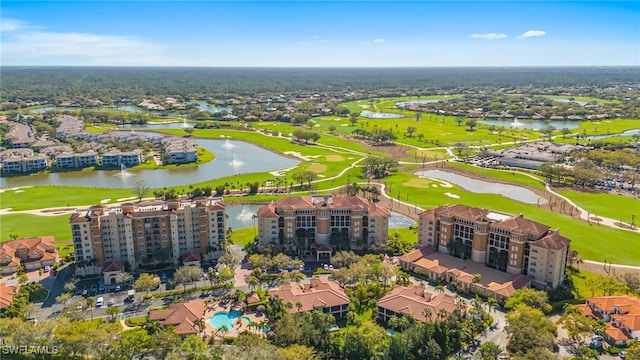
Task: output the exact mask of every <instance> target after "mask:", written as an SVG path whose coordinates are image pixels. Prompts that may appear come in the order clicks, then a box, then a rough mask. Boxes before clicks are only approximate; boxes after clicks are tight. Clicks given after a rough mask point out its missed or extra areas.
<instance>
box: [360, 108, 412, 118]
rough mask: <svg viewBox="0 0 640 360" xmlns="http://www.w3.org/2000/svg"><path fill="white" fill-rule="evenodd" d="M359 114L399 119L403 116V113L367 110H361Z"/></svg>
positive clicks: (368, 116)
mask: <svg viewBox="0 0 640 360" xmlns="http://www.w3.org/2000/svg"><path fill="white" fill-rule="evenodd" d="M360 116H362V117H366V118H369V119H400V118H403V117H404V115H402V114H392V113H381V112H373V111H368V110H363V111H362V112H361V113H360Z"/></svg>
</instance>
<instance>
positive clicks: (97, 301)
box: [96, 296, 104, 307]
mask: <svg viewBox="0 0 640 360" xmlns="http://www.w3.org/2000/svg"><path fill="white" fill-rule="evenodd" d="M103 304H104V298H103V297H102V296H100V297H99V298H98V300H96V307H102V305H103Z"/></svg>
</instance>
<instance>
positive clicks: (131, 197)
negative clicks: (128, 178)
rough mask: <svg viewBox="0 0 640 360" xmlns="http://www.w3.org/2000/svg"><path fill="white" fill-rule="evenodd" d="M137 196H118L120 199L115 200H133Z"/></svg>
mask: <svg viewBox="0 0 640 360" xmlns="http://www.w3.org/2000/svg"><path fill="white" fill-rule="evenodd" d="M137 198H138V197H137V196H129V197H126V198H120V199H118V200H116V201H127V200H134V199H137Z"/></svg>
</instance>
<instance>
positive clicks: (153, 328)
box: [143, 321, 164, 335]
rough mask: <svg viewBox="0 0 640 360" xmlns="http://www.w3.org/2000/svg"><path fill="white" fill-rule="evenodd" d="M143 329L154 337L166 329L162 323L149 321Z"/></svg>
mask: <svg viewBox="0 0 640 360" xmlns="http://www.w3.org/2000/svg"><path fill="white" fill-rule="evenodd" d="M143 328H144V329H145V330H146V331H147V333H148V334H149V335H153V334H155V333H157V332H159V331H161V330H162V329H163V328H164V325H163V324H162V323H161V322H160V321H147V322H146V323H145V324H144V326H143Z"/></svg>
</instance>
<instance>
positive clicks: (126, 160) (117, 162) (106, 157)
mask: <svg viewBox="0 0 640 360" xmlns="http://www.w3.org/2000/svg"><path fill="white" fill-rule="evenodd" d="M143 162H144V155H142V150H132V151H127V152H123V151H120V150H117V149H113V150H111V151H109V152H106V153H104V154H103V155H102V166H122V165H125V166H135V165H140V164H142V163H143Z"/></svg>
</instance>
